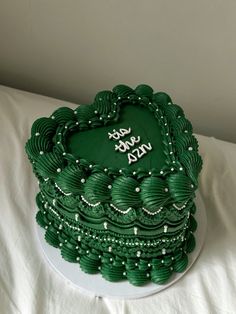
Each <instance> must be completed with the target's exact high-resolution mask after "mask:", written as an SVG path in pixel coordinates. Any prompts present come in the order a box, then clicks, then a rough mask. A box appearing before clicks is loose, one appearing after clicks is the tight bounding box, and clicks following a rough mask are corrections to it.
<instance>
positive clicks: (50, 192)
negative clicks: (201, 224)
mask: <svg viewBox="0 0 236 314" xmlns="http://www.w3.org/2000/svg"><path fill="white" fill-rule="evenodd" d="M25 149H26V152H27V154H28V157H29V160H30V162H31V163H32V166H33V171H34V173H35V175H36V176H37V178H38V180H39V188H40V192H39V193H38V194H37V197H36V203H37V206H38V208H39V211H38V213H37V214H36V221H37V223H38V224H39V225H40V226H41V227H42V228H44V229H45V240H46V241H47V242H48V243H49V244H50V245H52V246H54V247H55V248H58V249H60V252H61V256H62V258H63V259H65V260H66V261H68V262H73V263H78V264H79V265H80V268H81V269H82V270H83V271H84V272H86V273H88V274H95V273H100V274H101V275H102V277H103V278H104V279H106V280H108V281H112V282H117V281H120V280H128V281H129V282H130V283H131V284H133V285H135V286H142V285H144V284H146V283H147V282H150V281H152V282H154V283H156V284H164V283H166V282H167V281H168V280H169V279H170V278H171V275H172V273H173V272H183V271H184V270H185V269H186V268H187V265H188V254H189V253H191V252H192V251H193V250H194V248H195V245H196V241H195V237H194V235H193V233H194V232H195V230H196V228H197V222H196V220H195V218H194V214H195V212H196V206H195V204H194V197H195V191H196V189H197V187H198V175H199V172H200V171H201V168H202V159H201V157H200V155H199V154H198V142H197V140H196V138H195V137H194V136H193V134H192V125H191V123H190V122H189V121H188V120H187V119H186V118H185V116H184V112H183V110H182V108H181V107H180V106H178V105H176V104H173V102H172V100H171V98H170V96H169V95H167V94H166V93H164V92H157V93H154V92H153V89H152V88H151V87H150V86H148V85H145V84H142V85H139V86H137V87H136V88H135V89H132V88H131V87H129V86H126V85H117V86H116V87H114V88H113V89H112V90H111V91H110V90H104V91H100V92H99V93H97V95H96V96H95V99H94V101H93V102H92V103H91V104H89V105H81V106H78V107H77V108H75V109H74V110H73V109H70V108H67V107H62V108H59V109H57V110H56V111H54V112H53V113H52V115H51V116H50V117H49V118H46V117H42V118H39V119H37V120H36V121H35V122H34V123H33V125H32V129H31V138H30V139H29V140H28V141H27V143H26V146H25Z"/></svg>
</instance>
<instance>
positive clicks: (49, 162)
mask: <svg viewBox="0 0 236 314" xmlns="http://www.w3.org/2000/svg"><path fill="white" fill-rule="evenodd" d="M36 166H37V170H38V173H39V174H40V175H41V176H42V177H44V178H55V177H56V175H57V173H60V172H61V170H62V168H63V167H64V161H63V159H62V157H61V155H58V154H56V153H46V154H43V155H41V156H39V157H38V160H37V162H36Z"/></svg>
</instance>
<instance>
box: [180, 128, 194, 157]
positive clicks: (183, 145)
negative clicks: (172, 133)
mask: <svg viewBox="0 0 236 314" xmlns="http://www.w3.org/2000/svg"><path fill="white" fill-rule="evenodd" d="M175 145H176V150H177V152H178V154H179V155H181V154H183V153H184V152H186V151H188V150H191V151H193V150H194V151H197V150H198V142H197V140H196V138H195V137H194V136H193V135H191V134H188V133H187V134H183V135H182V136H179V137H178V138H177V139H176V142H175Z"/></svg>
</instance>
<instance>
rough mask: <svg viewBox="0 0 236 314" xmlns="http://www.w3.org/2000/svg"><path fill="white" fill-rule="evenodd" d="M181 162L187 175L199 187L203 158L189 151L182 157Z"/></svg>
mask: <svg viewBox="0 0 236 314" xmlns="http://www.w3.org/2000/svg"><path fill="white" fill-rule="evenodd" d="M179 160H180V162H181V164H182V165H183V166H184V168H185V171H186V173H187V175H188V176H189V177H190V178H191V179H192V180H193V182H194V183H195V185H197V178H198V174H199V173H200V171H201V169H202V158H201V157H200V156H199V154H198V153H197V152H195V151H188V152H185V153H183V154H181V155H180V157H179Z"/></svg>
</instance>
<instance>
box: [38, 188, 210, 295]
mask: <svg viewBox="0 0 236 314" xmlns="http://www.w3.org/2000/svg"><path fill="white" fill-rule="evenodd" d="M195 204H196V207H197V211H196V214H195V216H194V217H195V219H196V220H197V222H198V227H197V230H196V232H195V233H194V235H195V239H196V247H195V249H194V251H193V252H192V253H191V254H189V255H188V257H189V264H188V267H187V269H186V270H185V271H184V272H183V273H174V274H173V275H172V276H171V278H170V279H169V280H168V282H167V283H166V284H164V285H157V284H155V283H151V282H150V283H148V284H146V285H144V286H141V287H136V286H133V285H131V284H130V283H129V282H128V281H127V280H124V281H121V282H109V281H106V280H105V279H104V278H102V276H101V274H94V275H91V274H86V273H84V272H83V271H82V270H81V269H80V267H79V265H78V264H77V263H69V262H67V261H65V260H64V259H63V258H62V257H61V255H60V250H59V249H57V248H54V247H52V246H51V245H49V244H48V243H47V242H46V241H45V239H44V234H45V230H44V229H43V228H41V227H40V226H39V225H38V224H36V226H37V227H36V228H37V233H38V239H39V242H40V246H41V249H42V250H43V252H44V254H45V256H46V258H47V260H48V262H49V263H50V264H51V265H52V266H53V268H54V269H55V270H56V271H58V272H59V273H60V274H61V275H62V276H63V277H64V278H66V279H69V280H70V281H71V282H72V283H73V284H75V285H76V286H77V287H78V288H79V289H80V290H81V292H85V293H87V294H90V295H93V296H97V297H108V298H119V299H137V298H142V297H145V296H148V295H151V294H154V293H157V292H160V291H162V290H164V289H166V288H168V287H169V286H171V285H172V284H174V283H175V282H176V281H178V280H179V279H180V278H181V277H183V276H184V275H185V274H186V272H187V271H189V269H190V268H191V266H192V265H193V263H194V262H195V261H196V259H197V258H198V256H199V254H200V252H201V249H202V247H203V244H204V240H205V236H206V228H207V217H206V209H205V206H204V202H203V200H202V197H201V195H200V193H199V192H197V194H196V199H195ZM195 271H196V268H195Z"/></svg>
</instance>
